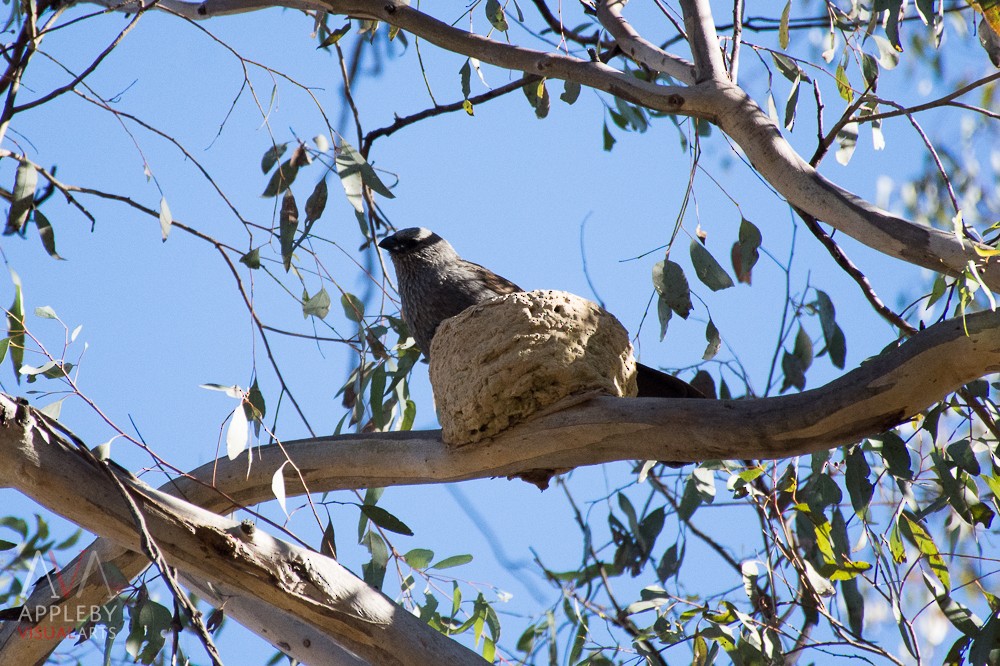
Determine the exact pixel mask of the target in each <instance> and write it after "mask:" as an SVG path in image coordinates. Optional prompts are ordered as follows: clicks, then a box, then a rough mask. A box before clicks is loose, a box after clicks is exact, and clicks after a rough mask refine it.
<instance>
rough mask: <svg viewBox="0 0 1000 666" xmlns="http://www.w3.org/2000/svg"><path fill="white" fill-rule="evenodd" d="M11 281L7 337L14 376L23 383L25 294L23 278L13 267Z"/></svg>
mask: <svg viewBox="0 0 1000 666" xmlns="http://www.w3.org/2000/svg"><path fill="white" fill-rule="evenodd" d="M10 281H11V283H13V285H14V302H13V303H11V306H10V307H9V308H7V338H8V340H9V346H10V361H11V363H12V364H13V366H14V376H15V378H16V379H17V382H18V383H21V375H20V372H19V371H20V369H21V366H22V365H24V294H23V292H22V290H21V278H20V276H18V274H17V273H16V272H15V271H14V269H13V268H12V269H10Z"/></svg>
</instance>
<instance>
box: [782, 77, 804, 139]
mask: <svg viewBox="0 0 1000 666" xmlns="http://www.w3.org/2000/svg"><path fill="white" fill-rule="evenodd" d="M801 84H802V78H801V77H796V78H795V80H794V81H792V89H791V90H790V91H789V92H788V100H787V101H786V102H785V129H787V130H791V129H792V128H794V127H795V112H796V111H797V110H798V107H799V89H800V88H801V87H802V86H801Z"/></svg>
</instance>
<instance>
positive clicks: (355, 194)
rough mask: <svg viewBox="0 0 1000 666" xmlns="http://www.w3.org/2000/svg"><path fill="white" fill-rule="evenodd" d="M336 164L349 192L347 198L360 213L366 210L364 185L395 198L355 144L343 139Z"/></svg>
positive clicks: (342, 181) (338, 173) (387, 196)
mask: <svg viewBox="0 0 1000 666" xmlns="http://www.w3.org/2000/svg"><path fill="white" fill-rule="evenodd" d="M335 164H336V167H337V175H339V176H340V182H341V184H342V185H343V186H344V192H345V193H346V194H347V200H348V201H349V202H350V203H351V205H352V206H354V210H355V211H357V212H358V213H363V212H364V203H363V198H362V195H361V192H362V186H367V187H369V188H371V189H372V190H373V191H375V192H377V193H378V194H381V195H382V196H384V197H386V198H387V199H394V198H395V195H394V194H393V193H392V192H391V191H390V190H389V188H388V187H386V186H385V184H384V183H383V182H382V181H381V179H379V177H378V174H376V173H375V169H373V168H372V166H371V165H370V164H369V163H368V162H367V161H366V160H365V158H364V157H362V156H361V153H359V152H358V151H357V150H355V148H354V146H352V145H351V144H349V143H347V142H346V141H341V143H340V147H339V148H338V149H337V159H336V163H335Z"/></svg>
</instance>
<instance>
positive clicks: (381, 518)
mask: <svg viewBox="0 0 1000 666" xmlns="http://www.w3.org/2000/svg"><path fill="white" fill-rule="evenodd" d="M360 508H361V513H363V514H364V515H365V517H366V518H368V519H369V520H371V521H372V522H373V523H375V524H376V525H378V526H379V527H381V528H382V529H384V530H389V531H390V532H396V533H397V534H405V535H406V536H413V530H411V529H410V528H409V527H407V526H406V523H404V522H403V521H401V520H400V519H399V518H397V517H396V516H394V515H392V514H391V513H389V512H388V511H386V510H385V509H383V508H382V507H380V506H376V505H375V504H362V505H360Z"/></svg>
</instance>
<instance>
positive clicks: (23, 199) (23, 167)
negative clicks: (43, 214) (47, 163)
mask: <svg viewBox="0 0 1000 666" xmlns="http://www.w3.org/2000/svg"><path fill="white" fill-rule="evenodd" d="M37 185H38V171H36V170H35V166H34V165H33V164H32V163H31V162H28V161H27V160H21V161H20V163H19V164H18V165H17V172H16V173H15V174H14V189H13V191H12V192H11V202H10V212H9V213H8V214H7V226H6V227H5V228H4V231H3V233H4V235H5V236H8V235H10V234H16V233H18V232H20V231H21V229H22V228H23V227H24V224H25V222H27V221H28V214H29V213H30V212H31V209H32V208H33V207H34V206H35V187H36V186H37Z"/></svg>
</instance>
